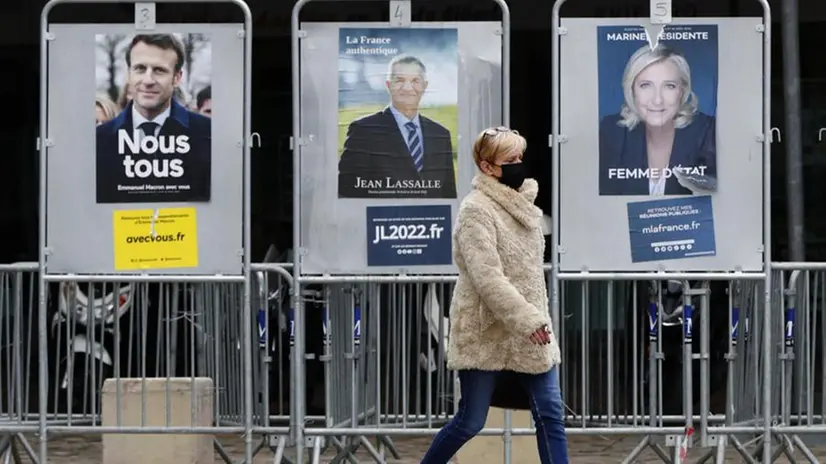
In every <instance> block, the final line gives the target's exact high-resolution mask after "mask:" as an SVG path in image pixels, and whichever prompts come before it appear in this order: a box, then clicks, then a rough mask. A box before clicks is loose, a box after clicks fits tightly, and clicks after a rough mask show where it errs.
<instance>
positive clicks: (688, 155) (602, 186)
mask: <svg viewBox="0 0 826 464" xmlns="http://www.w3.org/2000/svg"><path fill="white" fill-rule="evenodd" d="M620 120H621V116H620V115H619V114H612V115H609V116H606V117H605V118H603V119H602V121H600V124H599V194H600V195H649V194H650V193H649V179H648V178H647V177H646V176H639V175H635V173H637V174H638V173H641V172H645V171H646V170H647V169H648V148H647V144H646V135H645V130H646V129H645V124H638V125H637V126H636V127H634V128H633V129H631V130H628V129H627V128H626V127H623V126H620V125H619V122H620ZM715 124H716V121H715V118H714V117H713V116H709V115H707V114H704V113H697V114H695V115H694V117H693V120H692V122H691V123H690V124H689V125H687V126H685V127H683V128H681V129H676V130H675V133H674V142H673V145H672V150H671V157H670V158H669V162H668V168H669V169H673V168H674V167H677V166H682V167H691V168H695V167H697V168H702V170H703V174H704V175H706V176H711V177H716V176H717V142H716V137H717V135H716V128H715ZM690 194H691V191H690V190H689V189H687V188H685V187H683V186H682V185H680V183H679V181H678V180H677V178H676V176H674V175H671V176H670V177H667V179H666V183H665V189H664V195H690Z"/></svg>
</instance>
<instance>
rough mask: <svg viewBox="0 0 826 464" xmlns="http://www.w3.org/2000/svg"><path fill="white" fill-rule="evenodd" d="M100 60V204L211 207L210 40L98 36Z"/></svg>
mask: <svg viewBox="0 0 826 464" xmlns="http://www.w3.org/2000/svg"><path fill="white" fill-rule="evenodd" d="M95 54H96V56H95V58H96V59H95V81H96V89H97V96H96V99H95V125H96V126H97V127H96V129H95V131H96V134H95V138H96V150H95V151H96V153H95V156H96V162H95V167H96V182H97V186H96V192H97V203H147V202H182V201H183V202H207V201H209V199H210V183H211V156H212V153H211V151H212V150H211V141H212V123H211V115H212V87H211V75H212V45H211V42H210V40H209V37H208V36H207V35H205V34H138V35H134V36H129V35H119V34H98V35H97V36H96V37H95ZM90 119H91V118H90Z"/></svg>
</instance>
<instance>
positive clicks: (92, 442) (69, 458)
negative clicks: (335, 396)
mask: <svg viewBox="0 0 826 464" xmlns="http://www.w3.org/2000/svg"><path fill="white" fill-rule="evenodd" d="M29 442H30V444H31V445H32V446H33V447H34V449H35V451H36V450H37V440H36V439H34V438H33V437H29ZM638 442H639V441H638V439H636V438H631V437H580V436H576V437H571V439H570V452H571V457H572V462H574V463H581V464H609V463H610V464H617V463H619V462H621V461H622V460H623V459H624V458H625V457H626V456H627V455H628V453H629V452H630V451H631V450H632V449H633V448H634V447H635V446H636V444H637V443H638ZM222 443H223V446H224V448H225V449H226V451H227V452H228V454H229V455H230V457H231V458H232V459H233V460H235V461H236V462H237V461H238V460H240V459H242V458H243V456H244V448H243V441H242V440H240V439H237V438H227V439H222ZM428 443H429V439H419V438H415V439H402V440H397V446H398V448H399V451H400V452H401V454H402V459H401V460H392V459H391V460H388V461H387V462H388V463H398V464H402V463H404V464H413V463H418V462H419V458H420V457H421V456H422V454H423V452H424V450H425V449H426V448H427V445H428ZM813 451H815V454H816V456H817V458H818V459H819V461H820V462H826V447H821V448H819V449H815V450H813ZM702 455H703V452H702V450H699V449H695V450H692V451H691V452H690V453H689V460H688V462H697V458H698V457H700V456H702ZM332 456H333V453H327V454H325V459H322V462H325V463H327V462H330V459H331V457H332ZM794 456H795V458H796V459H798V460H799V461H800V462H805V459H803V456H802V455H801V454H800V452H797V453H795V455H794ZM358 458H359V462H360V463H371V462H373V461H371V460H370V459H369V458H368V457H367V456H366V455H365V454H364V453H361V452H360V453H359V455H358ZM272 459H273V453H272V452H270V451H268V450H267V451H262V452H261V453H259V454H258V455H257V456H256V458H255V460H254V462H255V463H256V464H258V463H265V462H268V463H271V462H272ZM24 462H26V463H30V462H31V461H29V460H27V459H24ZM48 462H49V463H50V464H52V463H53V464H70V463H71V464H75V463H77V464H80V463H99V462H101V442H100V439H99V438H95V437H83V436H80V437H60V438H57V437H56V438H54V439H52V440H51V441H50V445H49V459H48ZM215 462H216V464H223V463H222V461H221V459H220V457H219V456H218V455H217V454H216V460H215ZM487 462H489V463H501V462H502V458H501V457H499V456H496V457H493V456H492V457H491V458H490V460H488V461H487ZM635 462H638V463H655V462H662V461H660V460H658V459H657V458H656V455H654V453H653V452H651V451H647V452H645V453H644V454H643V455H642V456H641V457H640V459H638V460H637V461H635ZM726 462H727V463H736V462H743V461H742V460H741V459H739V457H738V456H737V455H736V454H735V453H734V452H733V451H729V453H728V454H727V456H726ZM776 462H778V463H788V462H793V461H789V460H787V459H780V460H778V461H776ZM462 464H464V463H462ZM469 464H480V463H469ZM514 464H520V463H516V462H515V463H514Z"/></svg>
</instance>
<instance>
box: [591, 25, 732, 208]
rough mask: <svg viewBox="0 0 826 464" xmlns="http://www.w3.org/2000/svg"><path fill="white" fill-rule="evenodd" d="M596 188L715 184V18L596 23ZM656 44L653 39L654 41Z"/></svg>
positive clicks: (648, 192) (678, 191)
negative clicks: (656, 24)
mask: <svg viewBox="0 0 826 464" xmlns="http://www.w3.org/2000/svg"><path fill="white" fill-rule="evenodd" d="M597 34H598V40H597V44H598V45H597V47H598V49H597V53H598V73H599V194H600V195H643V196H670V195H690V194H712V193H714V192H715V191H716V190H717V142H716V137H717V135H716V118H715V113H716V109H717V84H718V76H719V73H718V68H719V63H718V56H719V53H718V31H717V26H716V25H668V26H666V27H665V28H664V29H663V32H662V34H661V35H660V37H659V40H658V41H649V37H648V36H647V34H646V32H645V29H644V28H643V27H641V26H633V25H629V26H600V27H598V28H597ZM652 45H653V46H652Z"/></svg>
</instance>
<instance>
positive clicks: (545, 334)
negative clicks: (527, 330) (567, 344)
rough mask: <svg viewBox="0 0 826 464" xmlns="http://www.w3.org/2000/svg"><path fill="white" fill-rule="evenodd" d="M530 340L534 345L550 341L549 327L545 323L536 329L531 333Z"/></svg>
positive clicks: (545, 343)
mask: <svg viewBox="0 0 826 464" xmlns="http://www.w3.org/2000/svg"><path fill="white" fill-rule="evenodd" d="M531 342H532V343H533V344H534V345H547V344H548V343H551V329H550V327H548V326H547V325H543V326H542V327H540V328H538V329H536V332H534V333H532V334H531Z"/></svg>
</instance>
